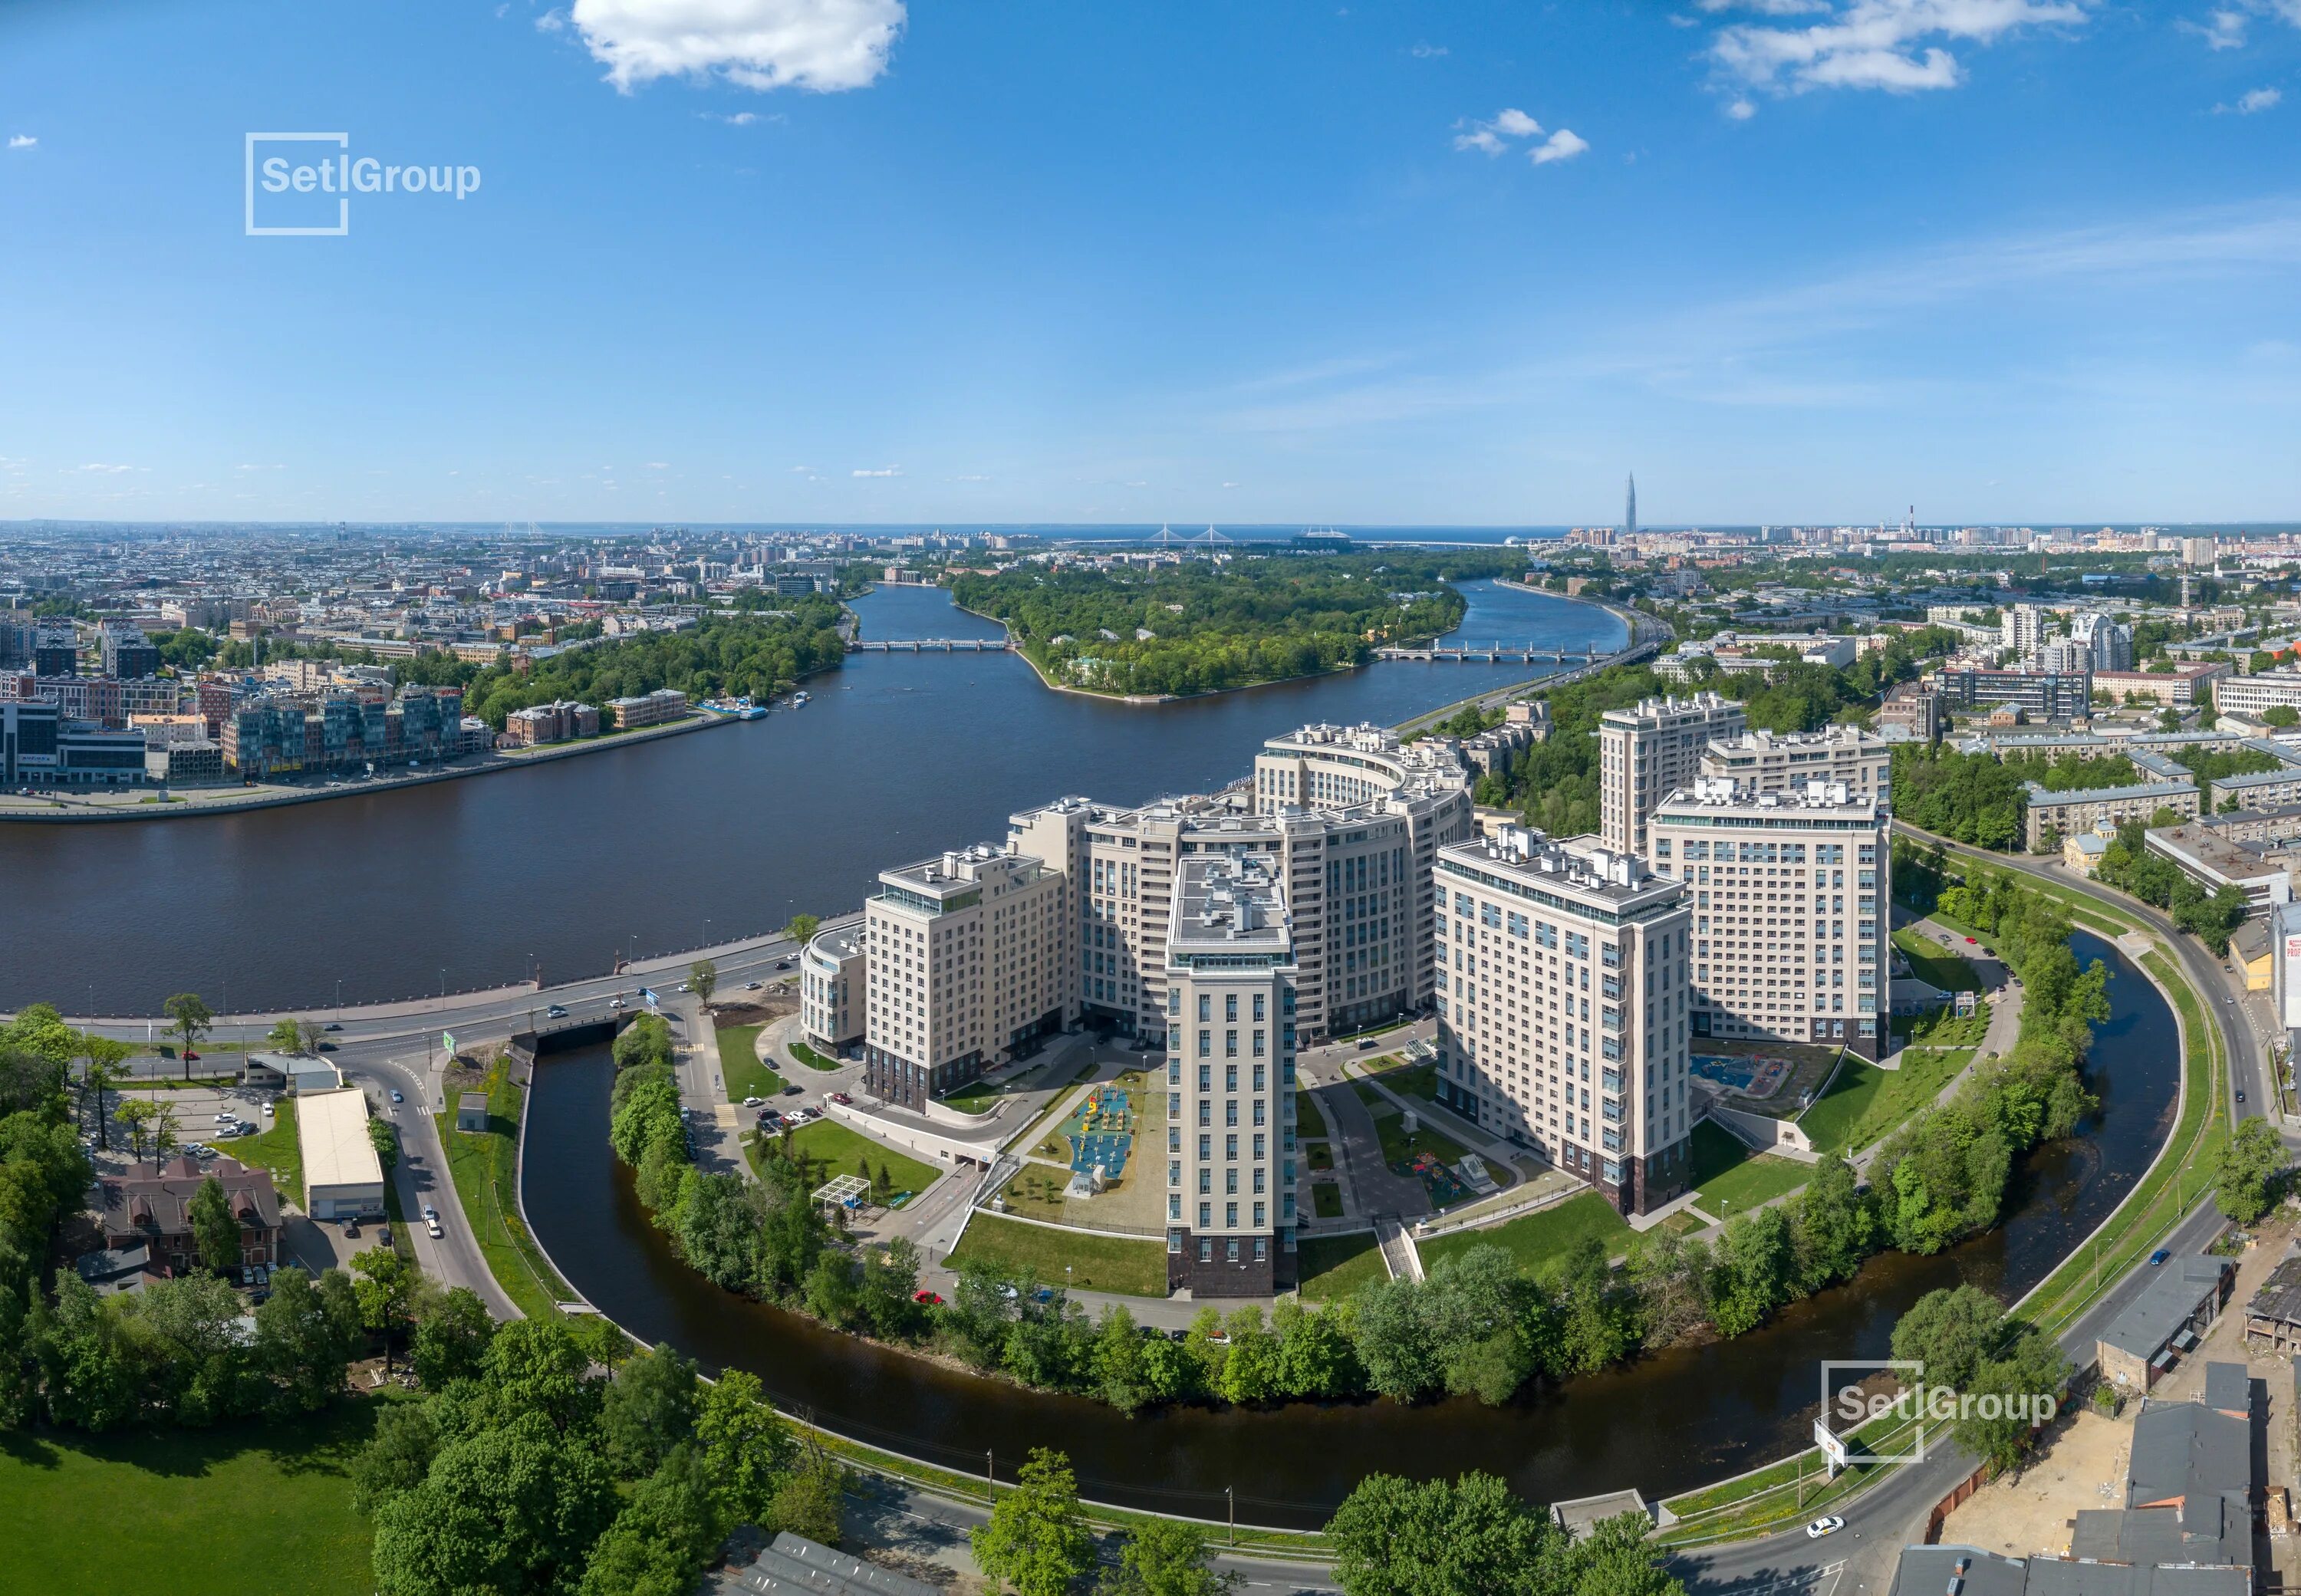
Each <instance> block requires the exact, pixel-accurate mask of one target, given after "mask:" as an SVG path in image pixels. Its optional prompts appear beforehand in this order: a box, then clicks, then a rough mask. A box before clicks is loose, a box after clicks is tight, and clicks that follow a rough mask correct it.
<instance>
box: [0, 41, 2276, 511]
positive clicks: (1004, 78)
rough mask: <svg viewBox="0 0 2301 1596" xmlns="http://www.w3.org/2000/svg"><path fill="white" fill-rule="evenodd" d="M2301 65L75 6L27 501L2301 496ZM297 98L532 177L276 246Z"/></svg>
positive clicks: (1473, 501) (429, 160)
mask: <svg viewBox="0 0 2301 1596" xmlns="http://www.w3.org/2000/svg"><path fill="white" fill-rule="evenodd" d="M2297 66H2301V0H2164V3H2163V4H2113V3H2112V0H1681V3H1680V4H1677V5H1676V6H1673V5H1671V4H1668V3H1667V0H1651V3H1648V0H1618V3H1617V0H1577V3H1575V4H1550V5H1538V4H1477V5H1471V4H1462V5H1441V4H1417V5H1405V4H1358V3H1355V0H1354V3H1352V4H1347V5H1337V4H1282V3H1273V4H1254V5H1236V4H1203V5H1201V4H1188V3H1186V0H1172V3H1168V4H1132V3H1122V0H1095V3H1094V4H1075V3H1060V4H1058V3H1051V0H1050V3H1047V4H1025V3H1022V0H968V3H967V4H947V3H943V0H909V3H908V4H905V3H904V0H573V3H572V4H570V3H569V0H560V3H559V4H556V6H551V7H546V6H544V5H541V4H532V3H531V0H511V3H510V4H503V5H495V4H448V3H446V0H397V3H396V4H285V3H280V0H274V3H270V4H255V3H252V0H203V3H202V4H183V3H177V0H117V3H114V4H106V5H103V6H88V5H84V4H63V3H60V0H16V3H15V4H11V5H8V6H6V7H0V139H4V141H5V145H6V147H5V148H4V149H0V372H4V374H5V378H6V380H5V381H4V382H0V518H19V517H46V516H68V517H91V518H103V519H123V520H124V519H134V520H160V519H181V518H197V519H216V520H262V519H324V520H331V521H332V520H337V519H347V520H352V521H362V520H379V519H403V518H406V519H414V518H423V519H440V520H448V519H455V520H483V521H484V520H496V519H506V520H520V521H526V520H531V519H532V520H537V521H544V522H548V521H553V520H625V521H639V522H655V521H663V522H683V523H700V522H712V521H744V522H759V521H766V522H791V523H795V524H823V523H832V522H888V521H910V522H935V523H944V524H952V525H964V524H966V523H969V522H1012V521H1029V520H1042V521H1105V520H1107V521H1130V522H1140V521H1151V522H1157V521H1162V520H1172V521H1173V522H1176V524H1177V525H1184V524H1196V523H1201V522H1208V521H1221V522H1277V523H1303V524H1325V523H1329V522H1332V523H1336V524H1351V523H1360V524H1381V523H1400V522H1433V523H1467V522H1498V523H1511V524H1526V523H1537V524H1539V523H1557V522H1569V523H1570V522H1607V521H1611V520H1613V519H1615V518H1616V517H1617V516H1618V515H1619V505H1620V493H1621V481H1622V475H1623V473H1624V472H1625V471H1627V470H1630V469H1633V468H1635V469H1636V472H1637V473H1638V478H1639V486H1640V500H1641V507H1642V510H1643V512H1644V519H1645V520H1646V521H1647V522H1649V523H1657V524H1658V523H1683V522H1694V523H1699V522H1713V523H1727V522H1761V521H1771V522H1789V521H1837V520H1849V519H1875V518H1878V517H1881V516H1894V517H1898V516H1899V514H1901V512H1902V509H1903V507H1904V506H1906V505H1909V504H1912V503H1914V504H1915V505H1916V506H1917V512H1918V515H1919V518H1920V520H1922V521H1929V522H1932V521H1982V520H2024V521H2054V522H2071V521H2079V522H2083V521H2106V520H2116V521H2138V520H2163V521H2178V520H2202V521H2244V520H2280V521H2282V520H2292V519H2296V518H2301V447H2297V443H2296V439H2297V438H2301V425H2297V423H2301V326H2297V324H2296V323H2297V320H2301V310H2297V306H2301V294H2297V292H2296V290H2297V288H2301V122H2297V120H2296V119H2297V118H2301V71H2297ZM280 130H291V131H335V132H343V133H346V134H347V135H348V138H349V146H348V153H349V154H350V155H353V156H355V157H357V156H369V157H373V158H374V159H376V160H377V161H378V162H380V163H410V164H420V165H425V166H427V167H430V166H439V167H442V168H444V167H446V166H449V165H469V166H475V167H476V168H478V170H479V171H480V173H481V187H480V188H479V190H478V192H476V193H473V194H470V195H468V196H465V197H464V198H462V199H460V200H458V199H456V198H455V197H453V196H436V195H431V194H415V195H408V194H399V193H394V194H390V195H378V194H362V195H357V196H353V197H352V199H351V200H350V202H349V203H350V213H351V223H350V232H349V233H348V235H347V236H346V237H342V238H272V237H264V238H250V237H247V236H246V233H245V231H244V221H245V218H244V215H243V205H244V164H243V163H244V160H245V151H246V136H247V134H249V133H251V132H268V131H280ZM313 197H314V196H298V195H295V194H293V193H289V194H288V195H286V196H276V199H275V196H259V198H260V199H262V200H263V202H264V205H266V206H267V207H269V206H271V205H274V204H275V203H276V204H277V205H285V206H295V205H308V204H310V203H312V199H313ZM317 197H318V199H319V201H320V203H322V204H323V205H325V204H328V203H330V202H328V201H327V200H326V197H325V196H317ZM275 216H277V217H281V218H286V219H289V220H291V221H294V220H308V218H305V217H303V216H302V215H301V213H297V214H296V215H293V216H291V215H290V214H289V212H287V211H278V212H275V211H272V210H271V209H266V211H265V212H264V215H263V216H260V217H259V221H269V220H271V219H272V218H273V217H275ZM331 219H332V218H331Z"/></svg>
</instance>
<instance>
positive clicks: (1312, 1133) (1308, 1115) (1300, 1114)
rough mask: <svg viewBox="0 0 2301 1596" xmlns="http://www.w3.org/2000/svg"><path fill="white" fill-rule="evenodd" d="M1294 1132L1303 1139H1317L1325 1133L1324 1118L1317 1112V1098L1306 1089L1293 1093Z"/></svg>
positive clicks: (1321, 1137)
mask: <svg viewBox="0 0 2301 1596" xmlns="http://www.w3.org/2000/svg"><path fill="white" fill-rule="evenodd" d="M1294 1134H1295V1135H1296V1136H1298V1137H1300V1138H1301V1140H1303V1141H1319V1140H1321V1139H1323V1138H1324V1137H1325V1136H1326V1116H1324V1115H1322V1114H1320V1113H1319V1112H1318V1099H1316V1098H1314V1097H1312V1096H1311V1095H1310V1094H1309V1092H1307V1091H1298V1092H1296V1093H1295V1094H1294Z"/></svg>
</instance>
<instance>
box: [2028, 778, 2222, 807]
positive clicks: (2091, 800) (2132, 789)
mask: <svg viewBox="0 0 2301 1596" xmlns="http://www.w3.org/2000/svg"><path fill="white" fill-rule="evenodd" d="M2028 786H2029V807H2031V808H2032V809H2057V808H2062V807H2064V806H2069V805H2071V804H2101V803H2114V802H2117V801H2118V800H2120V799H2123V798H2179V797H2180V796H2181V795H2182V794H2184V793H2187V794H2188V796H2189V797H2190V798H2196V796H2197V790H2196V786H2195V785H2194V784H2192V783H2190V782H2188V781H2143V782H2140V783H2138V784H2137V785H2133V786H2128V787H2091V788H2085V789H2081V790H2078V791H2074V792H2055V791H2054V790H2052V789H2051V788H2049V787H2040V786H2039V785H2037V782H2035V781H2031V782H2029V783H2028Z"/></svg>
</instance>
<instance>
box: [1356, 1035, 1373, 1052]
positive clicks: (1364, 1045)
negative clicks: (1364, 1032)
mask: <svg viewBox="0 0 2301 1596" xmlns="http://www.w3.org/2000/svg"><path fill="white" fill-rule="evenodd" d="M1373 1046H1374V1038H1372V1037H1370V1036H1362V1037H1360V1038H1359V1050H1360V1052H1364V1051H1366V1050H1367V1049H1370V1048H1372V1047H1373Z"/></svg>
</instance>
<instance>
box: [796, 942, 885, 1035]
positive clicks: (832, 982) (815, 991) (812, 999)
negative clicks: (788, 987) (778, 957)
mask: <svg viewBox="0 0 2301 1596" xmlns="http://www.w3.org/2000/svg"><path fill="white" fill-rule="evenodd" d="M865 935H866V933H865V932H858V931H856V930H854V929H853V928H852V927H848V928H845V929H842V930H839V931H826V932H817V933H816V938H815V940H813V941H811V942H809V943H808V944H807V951H806V952H805V953H803V954H801V955H800V956H799V1027H800V1029H801V1030H802V1031H804V1032H806V1033H807V1044H808V1046H810V1047H813V1048H817V1049H821V1050H823V1051H824V1052H826V1053H830V1054H833V1055H838V1054H841V1053H843V1052H845V1051H846V1049H849V1048H851V1047H853V1046H854V1045H855V1044H856V1043H858V1042H859V1041H861V1040H863V1035H864V1025H863V1017H864V994H865V989H866V983H867V977H868V968H869V966H868V961H867V960H866V958H865V957H864V951H863V944H864V937H865Z"/></svg>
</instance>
